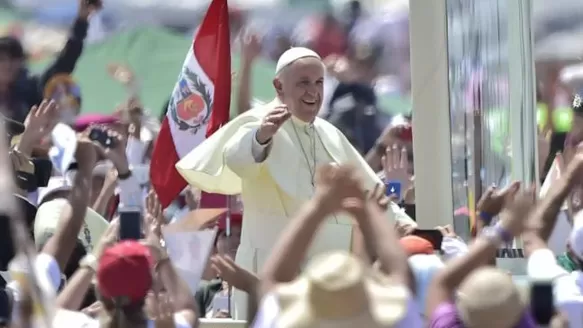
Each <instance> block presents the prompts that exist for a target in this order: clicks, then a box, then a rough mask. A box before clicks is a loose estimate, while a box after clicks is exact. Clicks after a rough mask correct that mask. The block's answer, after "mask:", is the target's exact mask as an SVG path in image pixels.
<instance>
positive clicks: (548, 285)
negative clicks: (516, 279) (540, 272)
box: [530, 281, 555, 326]
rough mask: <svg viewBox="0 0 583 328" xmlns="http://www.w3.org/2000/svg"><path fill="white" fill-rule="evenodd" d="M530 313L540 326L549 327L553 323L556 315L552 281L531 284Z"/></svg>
mask: <svg viewBox="0 0 583 328" xmlns="http://www.w3.org/2000/svg"><path fill="white" fill-rule="evenodd" d="M530 311H531V313H532V315H533V317H534V321H535V322H536V323H537V324H538V325H541V326H547V325H548V324H549V323H550V322H551V319H552V318H553V316H554V314H555V306H554V303H553V284H552V282H551V281H535V282H531V284H530Z"/></svg>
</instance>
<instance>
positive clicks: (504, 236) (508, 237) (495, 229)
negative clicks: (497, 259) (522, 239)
mask: <svg viewBox="0 0 583 328" xmlns="http://www.w3.org/2000/svg"><path fill="white" fill-rule="evenodd" d="M482 236H484V237H486V238H487V239H489V240H492V241H495V242H497V243H501V242H504V243H506V244H509V243H511V242H512V240H513V239H514V236H513V235H512V234H511V233H510V232H509V231H508V230H506V229H505V228H504V227H503V226H502V225H501V224H500V223H497V224H496V225H494V226H492V227H489V228H485V229H484V230H483V231H482Z"/></svg>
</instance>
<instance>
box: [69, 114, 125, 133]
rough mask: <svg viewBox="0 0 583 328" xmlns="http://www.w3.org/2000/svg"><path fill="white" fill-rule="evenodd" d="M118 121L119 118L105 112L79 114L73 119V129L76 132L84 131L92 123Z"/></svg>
mask: <svg viewBox="0 0 583 328" xmlns="http://www.w3.org/2000/svg"><path fill="white" fill-rule="evenodd" d="M116 122H119V118H118V117H117V116H114V115H106V114H85V115H80V116H79V117H77V119H76V120H75V130H76V131H77V132H81V131H84V130H85V129H87V128H88V127H89V126H90V125H92V124H111V123H116Z"/></svg>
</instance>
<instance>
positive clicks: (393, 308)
mask: <svg viewBox="0 0 583 328" xmlns="http://www.w3.org/2000/svg"><path fill="white" fill-rule="evenodd" d="M275 295H276V297H277V299H278V301H279V307H280V315H279V317H278V318H277V327H278V328H291V327H294V328H298V327H327V326H330V327H335V328H342V327H367V328H368V327H395V326H396V325H397V324H398V323H399V322H401V320H403V319H404V318H405V316H406V314H407V306H408V305H407V304H408V300H409V298H410V294H409V291H408V289H407V288H406V287H405V286H399V285H395V284H392V283H391V282H390V281H389V280H388V279H387V277H385V276H382V275H381V274H380V273H378V272H375V271H373V270H371V269H369V268H366V267H365V266H364V265H363V264H362V263H361V262H360V261H359V260H358V259H356V258H355V257H353V256H351V255H350V254H348V253H345V252H341V251H336V252H331V253H325V254H321V255H318V256H316V257H314V259H313V260H312V261H310V264H309V265H308V267H307V268H306V269H305V270H304V272H303V274H302V275H301V276H300V277H299V278H298V279H296V280H295V281H293V282H291V283H287V284H282V285H279V286H278V287H277V288H276V291H275Z"/></svg>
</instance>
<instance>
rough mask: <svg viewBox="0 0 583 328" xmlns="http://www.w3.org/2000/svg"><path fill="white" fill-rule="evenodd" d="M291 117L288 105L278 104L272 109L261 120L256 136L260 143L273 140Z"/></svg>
mask: <svg viewBox="0 0 583 328" xmlns="http://www.w3.org/2000/svg"><path fill="white" fill-rule="evenodd" d="M290 117H291V113H290V111H289V110H288V109H287V106H285V105H284V106H277V107H275V109H273V110H272V111H270V112H269V113H268V114H267V115H266V116H265V117H264V118H263V121H262V122H261V126H260V127H259V129H258V130H257V134H256V135H255V138H257V141H258V142H259V143H260V144H265V143H267V142H269V140H271V138H272V137H273V136H274V135H275V133H276V132H277V130H279V128H280V127H281V126H282V125H283V123H285V121H287V120H288V119H289V118H290Z"/></svg>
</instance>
